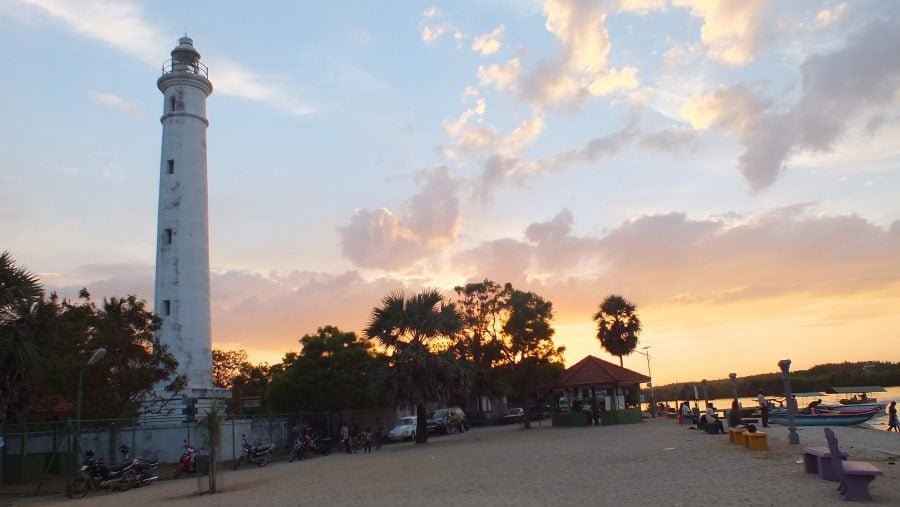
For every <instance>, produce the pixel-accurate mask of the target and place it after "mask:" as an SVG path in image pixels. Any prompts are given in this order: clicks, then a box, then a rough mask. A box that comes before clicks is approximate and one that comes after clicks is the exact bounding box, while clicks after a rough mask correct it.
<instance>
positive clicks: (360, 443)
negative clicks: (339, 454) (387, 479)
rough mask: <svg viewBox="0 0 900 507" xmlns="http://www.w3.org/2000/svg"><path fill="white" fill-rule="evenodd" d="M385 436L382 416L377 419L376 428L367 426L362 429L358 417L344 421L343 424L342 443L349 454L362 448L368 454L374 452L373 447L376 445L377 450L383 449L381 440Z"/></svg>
mask: <svg viewBox="0 0 900 507" xmlns="http://www.w3.org/2000/svg"><path fill="white" fill-rule="evenodd" d="M383 437H384V424H383V423H382V422H381V418H380V417H378V418H376V419H375V429H374V430H372V428H366V429H364V430H362V431H360V429H359V424H357V422H356V419H351V420H350V422H349V423H348V422H344V424H343V425H341V445H342V446H343V447H344V452H346V453H347V454H356V453H358V452H359V451H360V449H362V451H363V454H367V453H370V452H372V447H373V446H374V447H375V450H376V451H377V450H379V449H381V442H382V439H383Z"/></svg>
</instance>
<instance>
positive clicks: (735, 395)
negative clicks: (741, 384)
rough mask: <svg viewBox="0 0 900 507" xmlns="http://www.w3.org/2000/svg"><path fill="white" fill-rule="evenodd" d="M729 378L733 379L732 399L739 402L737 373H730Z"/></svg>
mask: <svg viewBox="0 0 900 507" xmlns="http://www.w3.org/2000/svg"><path fill="white" fill-rule="evenodd" d="M728 378H729V379H731V397H732V398H733V399H734V401H737V400H738V397H737V373H729V374H728Z"/></svg>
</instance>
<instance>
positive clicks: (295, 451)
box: [288, 435, 309, 463]
mask: <svg viewBox="0 0 900 507" xmlns="http://www.w3.org/2000/svg"><path fill="white" fill-rule="evenodd" d="M308 451H309V441H308V439H307V437H306V435H300V436H298V437H297V438H296V439H295V440H294V445H293V447H291V452H290V453H289V454H288V463H293V462H294V460H295V459H301V460H302V459H303V458H305V457H306V453H307V452H308Z"/></svg>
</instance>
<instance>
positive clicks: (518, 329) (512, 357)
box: [503, 284, 565, 429]
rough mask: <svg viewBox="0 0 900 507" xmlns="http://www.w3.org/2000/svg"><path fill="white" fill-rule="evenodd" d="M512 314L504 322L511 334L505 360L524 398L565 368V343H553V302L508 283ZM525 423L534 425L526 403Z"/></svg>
mask: <svg viewBox="0 0 900 507" xmlns="http://www.w3.org/2000/svg"><path fill="white" fill-rule="evenodd" d="M506 291H507V292H508V294H509V298H508V300H507V302H506V304H507V306H508V308H509V317H508V319H507V321H506V323H505V324H504V325H503V333H504V335H505V336H506V337H507V340H506V346H505V347H504V349H503V357H504V359H503V363H504V365H505V368H506V369H507V371H508V372H509V373H508V381H509V383H510V385H511V387H512V389H513V391H514V392H515V393H516V394H518V395H519V396H520V397H521V398H522V399H523V400H524V401H527V400H528V398H529V396H530V395H532V394H533V393H534V392H535V391H537V390H538V388H540V386H541V385H542V384H544V383H545V382H547V381H548V380H550V379H552V378H554V377H556V376H558V375H559V374H560V373H561V372H562V370H563V360H562V353H563V352H564V351H565V347H556V345H555V344H554V343H553V334H554V332H555V331H554V329H553V327H552V325H551V323H550V322H551V320H553V303H551V302H550V301H547V300H545V299H543V298H542V297H540V296H538V295H537V294H534V293H533V292H524V291H520V290H516V289H513V288H512V285H510V284H506ZM524 427H525V428H526V429H528V428H531V423H530V421H529V411H528V409H527V407H526V410H525V418H524Z"/></svg>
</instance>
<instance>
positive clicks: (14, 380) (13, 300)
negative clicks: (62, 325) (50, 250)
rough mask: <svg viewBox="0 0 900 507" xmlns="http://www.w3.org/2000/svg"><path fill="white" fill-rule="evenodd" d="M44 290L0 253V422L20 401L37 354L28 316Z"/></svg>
mask: <svg viewBox="0 0 900 507" xmlns="http://www.w3.org/2000/svg"><path fill="white" fill-rule="evenodd" d="M42 295H43V289H42V288H41V285H40V282H38V279H37V276H35V275H34V274H33V273H31V272H29V271H28V270H27V269H25V268H23V267H21V266H16V263H15V261H14V260H13V258H12V256H11V255H10V254H9V252H3V253H0V422H3V421H5V420H6V419H7V417H8V416H9V415H10V413H11V412H13V411H15V410H16V409H17V408H18V406H19V405H21V402H22V400H21V399H20V398H21V395H22V390H23V389H24V384H25V376H26V374H27V372H28V370H29V367H30V363H31V362H32V361H33V359H34V357H35V354H36V346H35V344H34V342H33V340H32V336H31V333H30V332H29V327H30V325H29V323H28V319H29V317H30V315H31V314H32V312H33V311H34V307H35V305H36V304H37V303H38V302H39V301H40V299H41V296H42Z"/></svg>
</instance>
